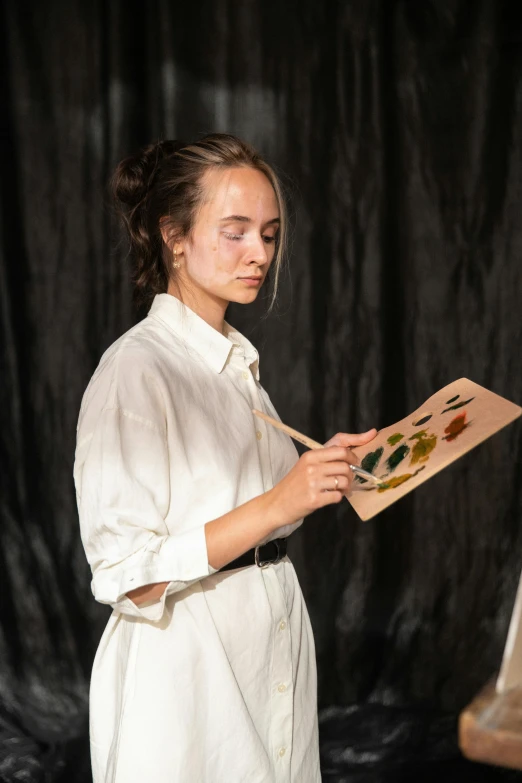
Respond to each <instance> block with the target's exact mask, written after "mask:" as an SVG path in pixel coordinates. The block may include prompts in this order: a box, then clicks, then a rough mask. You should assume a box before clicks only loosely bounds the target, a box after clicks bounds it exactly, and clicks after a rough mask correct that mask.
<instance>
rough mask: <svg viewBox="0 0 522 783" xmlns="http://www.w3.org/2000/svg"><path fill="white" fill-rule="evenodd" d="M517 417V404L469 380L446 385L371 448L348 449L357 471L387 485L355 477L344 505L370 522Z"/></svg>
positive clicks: (378, 437)
mask: <svg viewBox="0 0 522 783" xmlns="http://www.w3.org/2000/svg"><path fill="white" fill-rule="evenodd" d="M521 413H522V408H520V407H519V406H518V405H515V404H514V403H512V402H510V401H509V400H506V399H504V397H500V396H499V395H498V394H495V393H494V392H491V391H489V390H488V389H485V388H484V387H483V386H479V385H478V384H477V383H473V381H470V380H468V379H467V378H460V379H459V380H458V381H454V382H453V383H450V384H449V385H448V386H445V387H444V388H443V389H441V390H440V391H438V392H437V393H436V394H434V395H433V396H432V397H430V398H429V400H426V402H425V403H424V405H422V406H421V407H420V408H418V409H417V410H416V411H414V412H413V413H412V414H411V415H410V416H406V418H405V419H402V421H399V422H397V424H392V425H391V426H390V427H386V428H385V429H383V430H380V431H379V432H378V434H377V435H376V437H375V438H374V439H373V440H372V441H371V442H370V443H368V444H366V445H365V446H356V447H354V448H352V451H353V452H354V453H355V454H356V455H357V457H358V458H359V460H360V462H361V467H363V468H365V469H366V470H368V471H369V472H370V473H373V475H374V476H377V477H378V478H380V479H383V480H384V481H385V484H384V485H382V486H378V485H376V484H374V483H372V482H370V481H365V480H364V479H361V478H360V477H357V478H356V479H355V480H354V482H353V485H352V491H351V492H350V494H349V495H347V498H348V501H349V502H350V503H351V505H352V506H353V508H354V509H355V511H356V512H357V514H358V515H359V517H360V518H361V519H362V520H367V519H371V518H372V517H374V516H375V515H376V514H378V513H379V512H380V511H383V510H384V509H385V508H387V507H388V506H390V505H391V504H392V503H395V502H396V501H397V500H399V499H400V498H402V497H404V495H407V494H408V492H411V491H412V490H414V489H415V488H416V487H418V486H419V484H422V483H423V482H424V481H427V480H428V479H429V478H431V476H434V475H435V473H438V472H439V471H440V470H442V469H443V468H445V467H446V466H447V465H450V464H451V463H452V462H454V461H455V460H456V459H458V458H459V457H462V455H463V454H466V452H468V451H470V450H471V449H472V448H474V447H475V446H478V444H479V443H482V441H484V440H486V439H487V438H489V437H490V436H491V435H494V434H495V432H498V431H499V430H501V429H502V428H503V427H505V426H506V425H507V424H510V423H511V422H512V421H514V420H515V419H516V418H518V417H519V416H520V414H521Z"/></svg>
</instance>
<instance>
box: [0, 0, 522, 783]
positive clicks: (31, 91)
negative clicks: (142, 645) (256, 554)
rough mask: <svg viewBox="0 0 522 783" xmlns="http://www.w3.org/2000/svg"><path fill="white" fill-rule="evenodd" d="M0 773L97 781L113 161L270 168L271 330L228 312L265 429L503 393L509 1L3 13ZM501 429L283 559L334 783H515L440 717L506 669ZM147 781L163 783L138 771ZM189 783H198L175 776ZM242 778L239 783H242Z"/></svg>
mask: <svg viewBox="0 0 522 783" xmlns="http://www.w3.org/2000/svg"><path fill="white" fill-rule="evenodd" d="M1 13H2V16H3V18H2V25H1V26H0V28H1V29H0V35H1V36H2V38H1V40H0V56H1V57H2V60H3V62H2V66H3V67H2V96H1V99H0V100H1V104H0V106H1V115H2V124H3V129H2V130H3V132H2V145H1V152H0V154H1V162H2V167H1V182H0V187H1V223H0V230H1V237H0V253H1V262H0V281H1V290H0V297H1V298H0V301H1V324H2V329H1V334H0V361H1V365H0V367H1V370H0V371H1V381H0V393H1V395H2V397H1V405H0V423H1V439H0V444H1V445H0V457H1V461H0V468H1V470H0V510H1V517H0V536H1V549H0V557H1V560H0V580H1V581H0V586H1V592H0V606H1V615H0V616H1V634H0V661H1V666H0V779H1V780H2V781H14V780H17V781H18V780H22V781H68V782H71V783H73V782H74V783H87V782H88V781H89V779H90V771H89V759H88V744H87V734H88V726H87V706H88V703H87V699H88V683H89V676H90V667H91V665H92V660H93V656H94V652H95V649H96V646H97V643H98V640H99V638H100V635H101V633H102V629H103V627H104V625H105V623H106V621H107V619H108V612H107V610H106V608H105V607H102V606H100V605H98V604H96V603H95V602H94V600H93V598H92V595H91V592H90V586H89V585H90V572H89V569H88V566H87V563H86V560H85V557H84V553H83V549H82V547H81V542H80V538H79V528H78V520H77V511H76V503H75V496H74V487H73V482H72V463H73V457H74V445H75V427H76V421H77V416H78V411H79V404H80V399H81V396H82V393H83V391H84V389H85V387H86V385H87V382H88V380H89V378H90V376H91V374H92V372H93V370H94V368H95V366H96V364H97V362H98V360H99V357H100V356H101V353H102V352H103V351H104V350H105V348H107V347H108V345H109V344H110V343H111V342H112V341H113V340H115V339H116V338H117V337H118V336H119V335H120V334H121V333H122V332H123V331H125V330H126V329H128V328H129V327H130V326H131V325H132V324H133V323H134V322H135V321H136V320H137V319H139V318H140V317H142V316H143V313H136V312H134V310H133V308H132V300H131V287H130V283H129V268H128V261H127V258H126V253H127V247H126V243H125V241H124V240H122V239H121V237H120V235H119V233H118V231H117V229H116V227H115V224H114V221H113V218H112V217H111V213H110V210H109V208H108V204H107V196H106V182H107V179H108V177H109V175H110V172H111V170H112V169H113V167H114V166H115V164H116V163H117V162H118V160H119V159H120V158H122V157H123V156H124V155H126V154H128V153H129V152H131V151H134V150H135V149H136V148H138V147H139V146H141V145H143V144H146V143H148V142H149V141H151V140H155V139H158V138H161V137H163V138H181V139H184V140H189V139H192V138H194V137H197V136H199V135H201V134H203V133H206V132H210V131H215V130H217V131H229V132H232V133H236V134H238V135H240V136H242V137H244V138H245V139H246V140H248V141H250V142H251V143H253V144H254V145H256V146H257V147H258V148H259V150H260V151H261V152H262V153H263V154H264V155H265V156H266V157H267V158H268V159H269V160H270V161H271V162H273V163H274V164H275V166H276V167H277V168H278V170H279V171H280V172H281V173H282V175H283V178H284V181H285V184H286V187H287V190H288V192H289V194H290V197H291V201H292V205H293V206H292V211H293V230H292V248H291V256H290V260H289V265H288V271H287V273H286V274H285V276H284V279H283V284H282V291H281V295H280V300H279V307H278V311H277V313H276V314H275V315H271V316H270V317H269V318H264V314H265V312H266V307H267V298H266V296H264V295H260V298H259V300H258V301H257V302H256V303H255V304H254V305H252V306H250V307H248V308H243V307H241V306H239V305H231V307H230V310H229V312H228V316H227V317H228V319H229V320H230V321H232V323H233V324H234V325H236V326H237V327H238V328H239V329H240V330H242V331H244V333H246V334H247V335H248V336H249V338H250V339H251V340H252V341H253V342H254V344H255V345H256V346H257V347H258V349H259V350H260V353H261V363H260V368H261V380H262V383H263V385H264V386H265V388H266V389H267V390H268V392H269V394H270V396H271V398H272V400H273V402H274V404H275V405H276V407H277V409H278V411H279V413H280V415H281V418H282V419H283V421H287V422H288V423H289V424H291V425H292V426H294V427H296V428H297V429H299V430H301V431H303V432H306V433H308V434H309V435H310V436H311V437H312V438H315V439H317V440H321V441H323V442H324V441H325V440H326V439H327V438H329V437H331V436H332V435H333V434H334V433H335V432H337V431H347V432H353V431H360V430H366V429H368V428H369V427H371V426H374V425H375V426H377V427H382V426H385V425H388V424H390V423H392V422H393V421H396V420H398V419H399V418H402V417H403V416H405V415H406V414H407V413H408V412H410V411H411V410H414V409H415V408H417V407H418V406H419V405H420V404H421V403H422V402H423V401H424V400H425V399H426V398H427V397H428V396H430V395H431V394H432V393H433V392H435V391H436V390H437V389H439V388H440V387H441V386H443V385H445V384H447V383H449V382H451V381H453V380H455V379H457V378H459V377H462V376H465V377H468V378H470V379H472V380H473V381H475V382H477V383H480V384H482V385H484V386H486V387H488V388H489V389H492V390H493V391H495V392H497V393H499V394H501V395H503V396H505V397H508V398H509V399H512V400H514V401H516V402H520V401H521V400H522V362H521V361H520V356H521V348H522V319H521V317H520V309H521V301H520V300H521V293H522V261H521V259H522V220H521V218H520V215H521V197H522V159H521V155H522V4H521V3H520V2H518V0H511V1H510V2H509V1H508V0H346V1H345V2H341V0H328V2H319V0H301V2H295V1H290V0H289V1H288V2H277V3H276V2H273V0H241V2H233V0H200V2H199V3H197V4H196V3H181V2H174V1H173V0H170V1H169V0H151V1H150V2H147V3H145V2H138V1H137V0H125V2H123V0H113V1H107V2H103V1H102V0H97V1H96V0H93V1H92V2H82V1H81V0H67V2H65V0H48V2H46V3H37V2H32V3H30V2H24V0H4V2H3V3H2V4H1ZM521 433H522V430H521V426H520V424H515V425H512V426H511V427H509V428H508V429H506V430H505V431H503V432H502V433H500V434H498V435H496V436H495V437H494V438H492V439H490V440H489V441H487V442H486V443H484V444H483V445H482V446H480V447H479V448H478V449H476V450H475V451H474V452H472V453H471V454H470V455H468V456H467V457H465V458H464V459H462V460H460V461H459V462H458V463H456V464H455V465H453V466H452V467H451V468H449V469H448V470H446V471H444V472H443V473H442V474H439V475H438V476H436V477H434V478H433V479H432V480H431V481H429V482H427V483H426V484H425V485H423V486H422V487H420V488H419V489H417V490H416V491H415V492H414V493H412V494H411V495H409V496H408V497H407V498H404V499H403V500H402V501H400V502H399V503H397V504H396V505H395V506H392V507H391V508H389V509H388V510H386V511H385V512H383V513H382V514H381V515H380V516H378V517H376V518H375V519H373V520H372V521H370V522H368V523H362V522H360V521H359V519H358V518H357V517H356V516H355V514H354V512H353V511H352V510H351V508H350V507H349V505H348V504H347V503H345V502H343V503H342V504H341V505H339V506H337V507H335V508H333V507H329V508H328V509H327V510H324V511H323V512H317V513H316V514H314V515H313V516H312V517H310V518H309V519H308V520H307V521H306V523H305V525H304V526H303V528H302V529H301V530H300V532H299V533H298V534H297V535H296V536H295V537H294V538H293V539H292V541H291V553H290V554H291V557H292V559H293V560H294V563H295V565H296V568H297V570H298V574H299V578H300V581H301V584H302V587H303V591H304V593H305V596H306V599H307V603H308V607H309V611H310V615H311V618H312V623H313V627H314V632H315V639H316V647H317V658H318V670H319V706H320V718H321V743H322V758H323V779H324V780H325V781H363V780H364V781H367V780H368V781H377V782H378V781H386V782H388V781H392V780H393V781H410V780H411V781H421V780H422V781H430V780H437V781H438V780H440V779H441V776H445V778H446V779H447V780H459V781H460V780H466V781H473V782H475V781H482V780H484V781H485V780H488V781H489V780H508V779H509V780H511V779H519V778H520V775H519V773H514V772H507V771H502V770H500V769H495V768H490V767H486V766H482V765H476V764H472V763H471V762H467V761H465V760H464V759H463V758H462V757H461V756H460V754H459V751H458V748H457V735H456V721H457V716H458V713H459V711H460V710H461V709H462V708H463V707H464V706H465V705H466V704H467V702H468V701H469V700H470V699H471V698H472V697H473V696H474V695H475V693H476V692H477V690H478V689H479V688H480V687H482V685H483V684H484V683H485V681H486V680H487V679H488V678H489V677H491V676H492V675H493V674H494V672H495V671H496V669H498V667H499V664H500V660H501V656H502V650H503V646H504V643H505V638H506V634H507V628H508V623H509V618H510V614H511V611H512V607H513V603H514V596H515V590H516V586H517V582H518V579H519V576H520V571H521V568H522V526H521V525H520V521H521V510H522V503H521V499H522V495H521V492H522V490H521V481H520V479H521ZM151 779H152V778H151ZM191 783H192V782H191ZM233 783H236V782H235V781H234V782H233Z"/></svg>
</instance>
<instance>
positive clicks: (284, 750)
mask: <svg viewBox="0 0 522 783" xmlns="http://www.w3.org/2000/svg"><path fill="white" fill-rule="evenodd" d="M285 753H286V748H279V755H280V756H281V757H283V756H284V755H285Z"/></svg>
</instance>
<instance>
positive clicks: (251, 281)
mask: <svg viewBox="0 0 522 783" xmlns="http://www.w3.org/2000/svg"><path fill="white" fill-rule="evenodd" d="M239 279H240V280H242V281H243V282H244V283H246V284H247V285H260V283H261V281H262V279H263V278H262V277H240V278H239Z"/></svg>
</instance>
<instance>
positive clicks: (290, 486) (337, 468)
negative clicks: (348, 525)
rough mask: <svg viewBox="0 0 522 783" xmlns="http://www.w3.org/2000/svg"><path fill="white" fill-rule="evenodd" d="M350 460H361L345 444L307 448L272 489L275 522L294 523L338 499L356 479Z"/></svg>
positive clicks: (352, 462) (354, 462)
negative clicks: (309, 449)
mask: <svg viewBox="0 0 522 783" xmlns="http://www.w3.org/2000/svg"><path fill="white" fill-rule="evenodd" d="M350 464H352V465H358V464H359V461H358V459H357V457H356V456H355V454H354V453H353V451H350V449H348V448H345V447H343V446H327V447H325V448H322V449H312V450H311V451H306V452H305V453H304V454H303V455H302V456H301V457H300V458H299V460H298V461H297V462H296V464H295V465H294V467H293V468H292V469H291V470H290V471H289V472H288V473H287V474H286V476H285V477H284V478H283V479H281V481H279V482H278V483H277V484H276V485H275V486H274V487H273V489H272V490H270V494H271V498H272V503H273V509H274V516H275V517H276V518H277V523H276V526H277V527H281V526H282V525H285V524H292V523H293V522H296V521H297V520H298V519H301V518H302V517H305V516H307V515H308V514H311V513H312V512H313V511H316V510H317V509H318V508H322V507H323V506H329V505H331V504H333V503H339V502H340V501H341V500H342V499H343V497H344V496H345V495H346V494H348V492H349V491H350V488H351V485H352V482H353V479H354V473H353V471H352V469H351V468H350ZM336 478H337V486H336V481H335V479H336Z"/></svg>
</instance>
